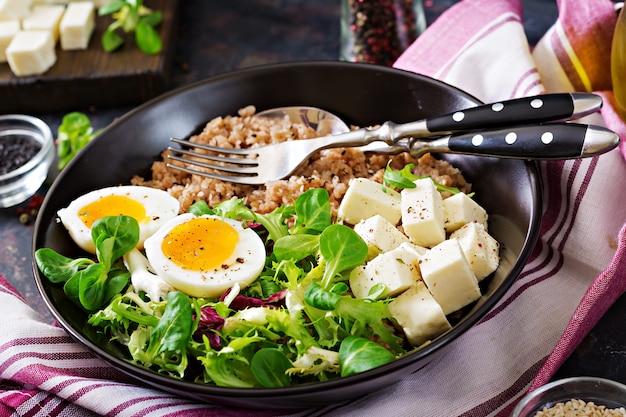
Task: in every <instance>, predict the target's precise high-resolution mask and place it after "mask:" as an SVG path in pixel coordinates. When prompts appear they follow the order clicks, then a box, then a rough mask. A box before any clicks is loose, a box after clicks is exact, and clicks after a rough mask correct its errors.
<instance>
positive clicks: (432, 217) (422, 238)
mask: <svg viewBox="0 0 626 417" xmlns="http://www.w3.org/2000/svg"><path fill="white" fill-rule="evenodd" d="M414 183H415V185H416V187H415V188H405V189H403V190H402V192H401V194H400V195H401V210H402V227H403V228H404V233H405V234H406V235H407V236H408V237H409V238H410V239H411V241H412V242H414V243H415V244H417V245H420V246H426V247H432V246H435V245H436V244H438V243H441V242H443V241H444V240H445V239H446V231H445V229H444V214H443V203H442V198H441V194H439V191H437V188H436V187H435V183H434V182H433V181H432V180H431V179H430V178H421V179H418V180H416V181H414Z"/></svg>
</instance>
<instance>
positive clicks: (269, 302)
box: [220, 290, 287, 310]
mask: <svg viewBox="0 0 626 417" xmlns="http://www.w3.org/2000/svg"><path fill="white" fill-rule="evenodd" d="M229 292H230V290H229V291H226V292H225V293H224V294H223V295H222V297H221V298H220V301H224V299H225V298H226V297H227V296H228V293H229ZM286 296H287V290H283V291H280V292H277V293H274V294H272V295H270V296H269V297H267V298H266V299H264V300H263V299H261V298H255V297H246V296H244V295H240V294H238V295H237V296H235V298H233V300H232V302H231V303H230V305H229V306H228V307H230V308H232V309H233V310H243V309H245V308H248V307H282V306H284V305H285V301H284V300H285V297H286Z"/></svg>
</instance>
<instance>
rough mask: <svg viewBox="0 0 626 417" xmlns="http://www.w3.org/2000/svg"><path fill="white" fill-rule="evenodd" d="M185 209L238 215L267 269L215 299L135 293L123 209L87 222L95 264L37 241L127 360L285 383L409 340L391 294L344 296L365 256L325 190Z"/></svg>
mask: <svg viewBox="0 0 626 417" xmlns="http://www.w3.org/2000/svg"><path fill="white" fill-rule="evenodd" d="M189 211H190V212H192V213H194V214H196V215H202V214H214V215H219V216H224V217H228V218H234V219H239V220H242V221H243V222H245V224H246V225H247V227H251V228H253V230H255V231H256V232H257V233H258V234H259V235H260V236H261V237H262V238H263V239H264V240H265V243H266V246H267V250H268V256H267V259H266V264H265V269H264V270H263V272H262V273H261V275H260V277H259V278H257V280H256V281H255V282H254V283H253V284H252V285H250V286H249V287H247V288H245V289H240V288H238V287H237V286H235V287H233V288H231V289H230V290H229V291H228V292H227V293H225V294H223V295H222V296H221V297H220V298H219V299H203V298H194V297H189V296H187V295H185V294H183V293H181V292H178V291H174V292H170V293H168V294H167V298H166V299H165V300H162V299H157V300H153V299H150V297H149V296H148V295H147V294H144V293H143V292H141V293H136V292H135V291H134V288H133V286H132V284H130V285H128V275H127V274H128V272H126V275H124V276H125V277H126V281H124V280H123V279H122V278H119V279H118V276H121V274H120V271H121V270H118V269H116V268H115V265H117V264H116V263H115V259H117V258H119V257H121V256H122V255H124V253H125V251H130V250H131V249H132V248H133V247H134V243H133V242H136V241H134V237H135V235H136V233H137V230H136V226H137V225H136V222H135V224H133V222H132V221H131V220H129V219H128V218H126V217H124V216H121V217H109V218H104V219H101V220H99V221H98V223H97V224H96V225H95V226H94V231H93V234H92V235H93V238H94V241H95V242H96V246H97V247H98V253H97V257H98V262H96V261H90V260H88V259H77V260H71V259H67V258H64V257H62V256H61V255H59V254H57V253H55V252H53V251H51V250H50V249H39V250H38V251H37V252H36V260H37V265H38V266H39V268H40V269H41V271H42V272H43V273H44V275H46V276H47V277H48V278H49V279H50V280H51V281H52V282H59V283H60V282H65V287H64V288H65V290H66V292H67V293H68V296H70V298H71V299H72V300H73V301H75V302H76V303H77V304H78V305H80V306H82V307H83V308H84V309H85V310H87V311H88V312H90V313H91V314H90V317H89V320H88V322H89V323H90V324H91V325H93V326H97V327H99V328H100V329H102V331H103V332H106V333H107V334H109V335H110V337H111V339H113V340H117V341H119V342H120V343H122V344H124V345H126V346H127V347H128V349H129V354H130V357H131V358H132V361H133V362H135V363H137V364H138V365H140V366H143V367H146V368H149V369H153V370H155V371H157V372H159V373H162V374H166V375H170V376H172V377H177V378H185V379H187V380H192V381H198V382H204V383H208V384H213V385H217V386H227V387H242V388H245V387H285V386H290V385H294V384H299V383H303V382H310V381H324V380H328V379H331V378H336V377H338V376H346V375H352V374H354V373H358V372H363V371H365V370H368V369H371V368H374V367H376V366H379V365H381V364H384V363H387V362H389V361H391V360H393V359H394V358H396V357H397V356H400V355H402V354H404V353H406V352H407V351H408V349H412V348H411V347H410V346H409V345H408V344H406V342H405V340H404V338H403V336H402V334H401V332H398V331H397V329H396V328H395V327H394V319H393V318H392V316H391V314H390V312H389V309H388V302H389V300H387V299H378V297H379V296H380V295H381V294H383V293H384V288H379V289H377V290H378V291H377V292H376V294H374V295H372V296H370V297H369V298H365V299H359V298H354V297H353V296H352V295H351V293H350V289H349V286H348V285H347V281H348V277H349V272H350V271H351V269H352V268H354V267H355V266H357V265H360V264H362V263H364V262H365V260H366V256H367V245H366V244H365V242H364V241H363V240H362V238H361V237H360V236H359V235H358V234H357V233H356V232H354V231H353V230H352V229H351V228H350V227H348V226H345V225H342V224H335V223H332V218H331V209H330V201H329V195H328V192H327V191H326V190H325V189H310V190H308V191H306V192H304V193H303V194H302V195H301V196H299V197H298V199H297V200H296V201H295V203H294V204H293V205H284V206H281V207H280V208H278V209H277V210H275V211H274V212H272V213H269V214H258V213H256V212H254V211H252V210H251V209H250V208H248V207H246V206H244V205H243V201H242V200H237V199H233V200H229V201H226V202H223V203H221V204H219V205H216V206H214V207H209V206H208V205H207V204H206V203H204V202H198V203H195V204H194V205H193V206H192V207H191V208H190V210H189ZM93 268H97V271H94V272H92V271H91V269H93ZM118 274H119V275H118ZM70 283H71V284H70Z"/></svg>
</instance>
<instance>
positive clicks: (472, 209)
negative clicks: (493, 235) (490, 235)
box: [443, 193, 487, 233]
mask: <svg viewBox="0 0 626 417" xmlns="http://www.w3.org/2000/svg"><path fill="white" fill-rule="evenodd" d="M443 213H444V226H445V228H446V232H448V233H452V232H454V231H455V230H457V229H458V228H459V227H461V226H463V225H464V224H465V223H470V222H478V223H480V224H482V225H483V226H485V227H487V212H486V211H485V209H484V208H482V207H481V206H480V205H479V204H478V203H477V202H475V201H474V200H473V199H471V198H470V197H468V195H467V194H465V193H457V194H454V195H453V196H450V197H448V198H446V199H445V200H443Z"/></svg>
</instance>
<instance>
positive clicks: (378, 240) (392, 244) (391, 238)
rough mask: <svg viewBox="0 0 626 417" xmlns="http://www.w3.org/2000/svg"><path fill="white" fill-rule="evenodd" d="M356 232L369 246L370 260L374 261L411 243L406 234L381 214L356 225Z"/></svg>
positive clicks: (368, 257) (368, 256)
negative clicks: (384, 253)
mask: <svg viewBox="0 0 626 417" xmlns="http://www.w3.org/2000/svg"><path fill="white" fill-rule="evenodd" d="M354 231H355V232H356V233H357V234H358V235H359V236H361V238H362V239H363V240H364V241H365V243H366V244H367V247H368V255H367V259H368V260H370V259H373V258H374V257H375V256H376V255H378V254H380V253H381V252H387V251H390V250H392V249H395V248H397V247H398V246H400V244H402V243H404V242H408V241H409V238H408V237H407V236H406V235H405V234H404V233H402V232H401V231H400V230H398V228H397V227H396V226H394V225H393V224H391V223H390V222H389V220H387V219H385V218H384V217H383V216H381V215H380V214H376V215H374V216H372V217H370V218H368V219H365V220H361V221H360V222H359V223H357V224H356V225H354Z"/></svg>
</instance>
